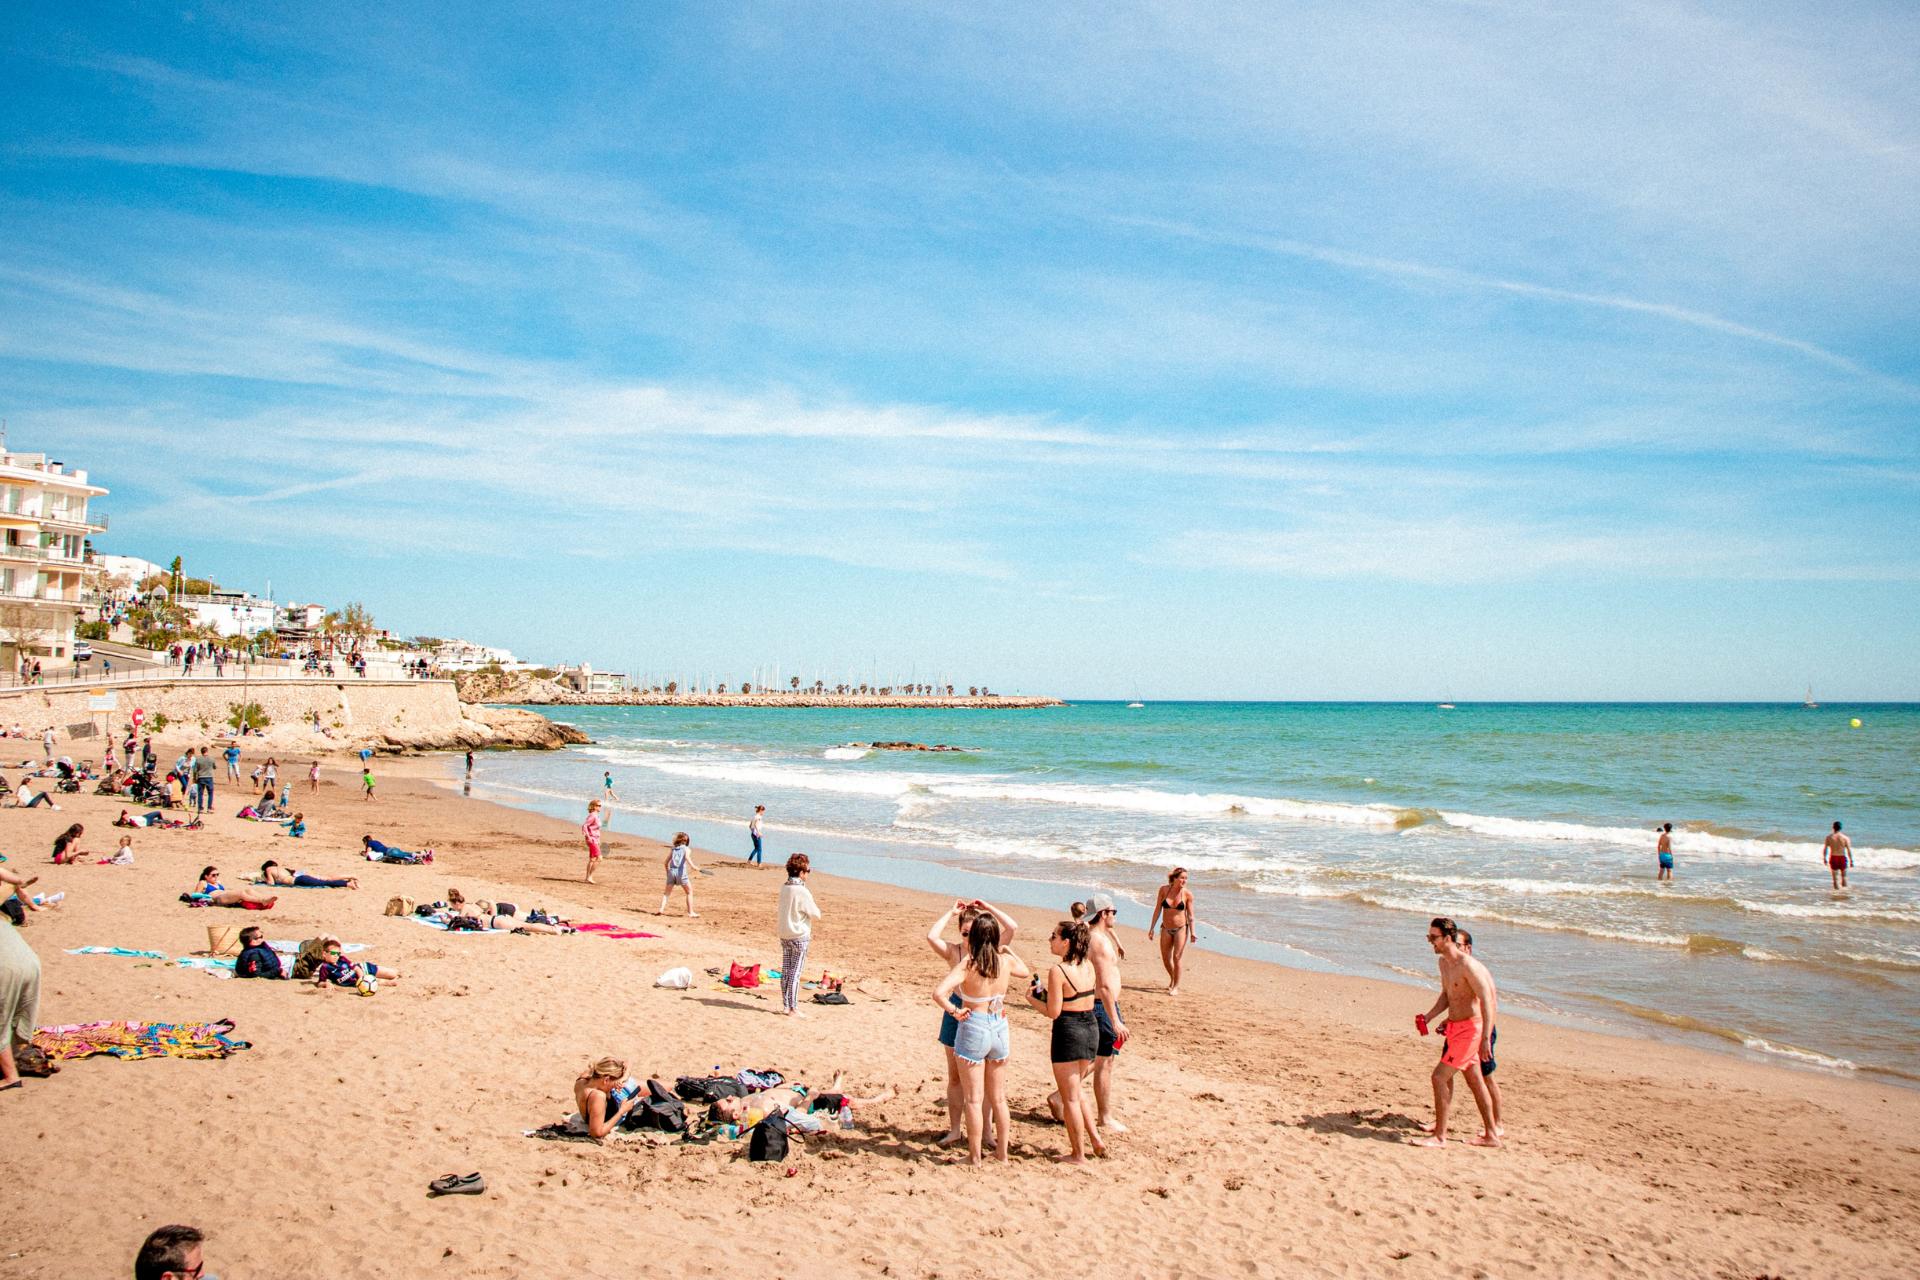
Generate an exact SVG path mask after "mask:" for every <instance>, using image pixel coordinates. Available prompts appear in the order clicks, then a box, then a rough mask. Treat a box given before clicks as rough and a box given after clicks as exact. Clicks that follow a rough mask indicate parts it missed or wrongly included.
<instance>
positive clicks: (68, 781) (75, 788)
mask: <svg viewBox="0 0 1920 1280" xmlns="http://www.w3.org/2000/svg"><path fill="white" fill-rule="evenodd" d="M56 768H58V769H59V771H60V776H59V778H58V779H56V780H55V782H54V784H53V786H54V790H56V791H62V792H65V793H66V794H68V795H78V794H80V779H79V778H78V777H77V776H75V774H74V772H73V762H72V761H70V760H62V761H61V762H60V763H59V764H58V765H57V766H56Z"/></svg>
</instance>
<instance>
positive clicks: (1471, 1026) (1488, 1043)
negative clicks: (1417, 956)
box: [1414, 916, 1500, 1147]
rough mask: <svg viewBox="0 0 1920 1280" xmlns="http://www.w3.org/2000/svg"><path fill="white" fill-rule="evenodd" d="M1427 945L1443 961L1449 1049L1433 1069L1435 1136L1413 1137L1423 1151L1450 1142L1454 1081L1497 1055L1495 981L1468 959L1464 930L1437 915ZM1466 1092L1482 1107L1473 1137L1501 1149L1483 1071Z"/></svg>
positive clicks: (1475, 1143)
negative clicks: (1478, 1129)
mask: <svg viewBox="0 0 1920 1280" xmlns="http://www.w3.org/2000/svg"><path fill="white" fill-rule="evenodd" d="M1427 944H1428V945H1429V946H1431V947H1432V948H1433V954H1434V955H1436V956H1438V957H1439V958H1440V986H1441V988H1442V989H1443V991H1444V992H1445V994H1446V999H1447V1025H1446V1037H1447V1049H1446V1052H1445V1053H1443V1054H1441V1056H1440V1062H1439V1065H1437V1066H1435V1067H1434V1069H1433V1132H1432V1133H1431V1134H1428V1135H1426V1136H1423V1137H1420V1138H1416V1139H1414V1145H1415V1146H1420V1147H1441V1146H1445V1145H1446V1142H1447V1111H1448V1109H1449V1108H1450V1107H1451V1105H1452V1103H1453V1078H1454V1077H1455V1076H1456V1075H1458V1074H1460V1073H1461V1072H1462V1071H1466V1070H1467V1068H1468V1067H1469V1066H1472V1065H1473V1064H1475V1063H1478V1062H1484V1061H1487V1060H1488V1059H1490V1058H1492V1057H1493V1043H1492V1028H1493V1017H1492V1014H1493V1007H1494V1006H1493V980H1492V978H1491V977H1490V976H1489V975H1488V973H1487V969H1486V966H1485V965H1483V964H1481V963H1480V962H1479V961H1478V960H1475V959H1474V958H1473V957H1472V956H1470V955H1468V954H1467V953H1466V951H1465V950H1463V949H1462V948H1461V946H1460V929H1459V926H1458V925H1456V924H1454V922H1453V921H1451V920H1449V919H1447V918H1446V917H1445V916H1439V917H1436V918H1435V919H1434V921H1433V923H1431V924H1429V925H1428V926H1427ZM1467 1088H1468V1089H1470V1090H1472V1091H1473V1100H1474V1103H1475V1104H1476V1105H1477V1106H1478V1107H1479V1108H1480V1121H1481V1125H1482V1131H1481V1134H1480V1136H1479V1137H1477V1138H1469V1139H1468V1140H1467V1141H1468V1143H1469V1144H1470V1145H1472V1146H1476V1147H1497V1146H1499V1145H1500V1138H1499V1136H1498V1135H1497V1134H1496V1133H1495V1131H1494V1125H1493V1102H1492V1100H1491V1099H1490V1098H1489V1097H1488V1096H1487V1082H1486V1080H1485V1079H1484V1078H1483V1077H1482V1076H1481V1073H1480V1072H1478V1071H1472V1072H1468V1074H1467Z"/></svg>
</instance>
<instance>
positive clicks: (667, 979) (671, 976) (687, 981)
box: [653, 968, 693, 991]
mask: <svg viewBox="0 0 1920 1280" xmlns="http://www.w3.org/2000/svg"><path fill="white" fill-rule="evenodd" d="M653 985H654V986H656V987H671V988H672V989H673V990H675V991H685V990H686V989H687V988H689V987H691V986H692V985H693V970H691V969H686V968H681V969H669V970H667V971H666V972H665V973H663V974H661V975H660V976H659V977H657V978H655V979H654V980H653Z"/></svg>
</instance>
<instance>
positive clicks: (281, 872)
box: [260, 859, 360, 889]
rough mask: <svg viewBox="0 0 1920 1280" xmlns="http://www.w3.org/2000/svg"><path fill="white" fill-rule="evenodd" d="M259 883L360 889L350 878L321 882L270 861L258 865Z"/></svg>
mask: <svg viewBox="0 0 1920 1280" xmlns="http://www.w3.org/2000/svg"><path fill="white" fill-rule="evenodd" d="M260 883H261V884H271V885H282V886H286V887H288V888H294V889H358V888H359V887H360V882H359V881H358V880H355V879H354V878H353V877H351V876H349V877H347V878H346V879H345V880H323V879H321V878H320V877H319V876H310V875H308V874H307V873H306V872H304V871H289V870H287V869H286V868H285V867H283V866H281V865H280V864H279V863H277V862H274V861H273V860H272V859H268V860H267V861H266V862H263V863H261V864H260Z"/></svg>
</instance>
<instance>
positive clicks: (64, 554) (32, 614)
mask: <svg viewBox="0 0 1920 1280" xmlns="http://www.w3.org/2000/svg"><path fill="white" fill-rule="evenodd" d="M106 492H107V491H106V490H105V489H102V488H100V487H99V486H98V485H91V484H88V483H87V473H86V472H84V471H68V470H67V469H66V467H65V464H63V463H61V462H59V461H56V460H53V459H50V458H48V457H47V455H45V454H43V453H15V452H13V451H11V450H6V449H0V672H4V673H6V674H14V673H16V672H18V671H19V669H20V666H21V663H22V662H23V661H25V662H33V661H38V662H40V663H42V664H43V665H44V666H48V667H51V666H53V665H54V664H56V663H59V664H62V665H65V664H66V663H69V662H71V661H72V660H73V641H74V625H75V624H76V623H77V622H78V621H79V620H80V615H81V614H82V612H84V611H85V610H86V608H87V607H88V605H89V604H91V603H92V594H93V586H94V582H95V581H96V580H97V579H98V577H99V576H100V571H99V569H98V567H97V566H95V565H94V564H92V563H91V562H90V560H89V559H88V552H89V550H90V548H89V547H88V546H87V539H88V537H90V536H91V535H93V534H96V533H100V532H102V531H103V530H105V529H106V527H107V518H106V517H105V516H103V515H100V514H97V513H91V512H89V511H88V510H87V503H88V501H89V500H90V499H93V498H97V497H100V496H101V495H103V494H105V493H106Z"/></svg>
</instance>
